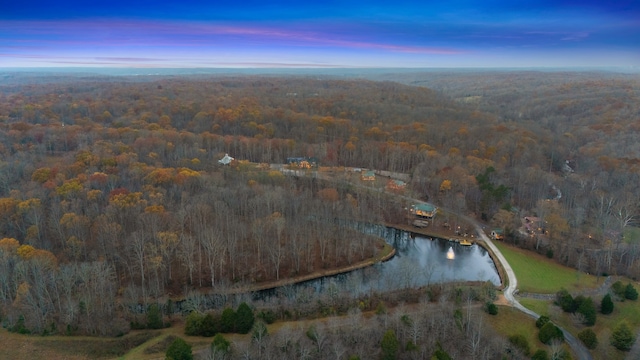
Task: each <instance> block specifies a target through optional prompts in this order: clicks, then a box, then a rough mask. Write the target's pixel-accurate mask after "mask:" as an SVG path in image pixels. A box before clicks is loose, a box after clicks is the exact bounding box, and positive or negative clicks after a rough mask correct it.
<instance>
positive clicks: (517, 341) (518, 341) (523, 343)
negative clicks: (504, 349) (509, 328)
mask: <svg viewBox="0 0 640 360" xmlns="http://www.w3.org/2000/svg"><path fill="white" fill-rule="evenodd" d="M509 342H510V343H511V344H512V345H513V346H515V347H516V348H518V349H520V351H522V353H523V354H524V355H526V356H529V353H530V352H531V349H530V348H529V341H528V340H527V338H526V337H525V336H524V335H522V334H515V335H511V336H509Z"/></svg>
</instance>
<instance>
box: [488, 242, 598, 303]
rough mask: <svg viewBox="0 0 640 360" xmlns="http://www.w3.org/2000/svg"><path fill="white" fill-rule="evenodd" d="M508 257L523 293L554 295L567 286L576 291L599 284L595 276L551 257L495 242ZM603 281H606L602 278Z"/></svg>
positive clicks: (568, 288)
mask: <svg viewBox="0 0 640 360" xmlns="http://www.w3.org/2000/svg"><path fill="white" fill-rule="evenodd" d="M494 244H496V246H497V247H498V249H500V251H501V252H502V254H503V255H504V257H505V258H506V259H507V261H508V262H509V264H510V265H511V267H512V268H513V271H514V272H515V274H516V278H517V279H518V288H519V289H520V291H521V292H531V293H543V294H552V293H555V292H557V291H558V290H560V289H561V288H565V289H567V290H569V291H576V290H581V289H585V288H595V287H597V286H598V283H597V281H598V279H597V278H596V277H595V276H591V275H587V274H584V273H581V272H579V271H577V270H576V269H572V268H569V267H566V266H562V265H559V264H557V263H555V262H554V261H553V260H551V259H547V258H546V257H544V256H541V255H539V254H536V253H534V252H532V251H527V250H523V249H519V248H515V247H512V246H508V245H506V244H504V243H502V242H499V241H496V242H494ZM600 281H603V280H602V278H601V279H600Z"/></svg>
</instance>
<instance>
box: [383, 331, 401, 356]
mask: <svg viewBox="0 0 640 360" xmlns="http://www.w3.org/2000/svg"><path fill="white" fill-rule="evenodd" d="M380 347H381V348H382V359H383V360H394V359H395V358H396V357H397V356H398V348H399V347H400V342H399V341H398V338H397V337H396V333H395V332H394V331H393V330H387V331H386V332H385V333H384V336H383V337H382V342H381V343H380Z"/></svg>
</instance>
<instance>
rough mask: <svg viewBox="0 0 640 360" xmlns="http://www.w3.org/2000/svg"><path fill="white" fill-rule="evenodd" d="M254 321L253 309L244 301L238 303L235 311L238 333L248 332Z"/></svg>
mask: <svg viewBox="0 0 640 360" xmlns="http://www.w3.org/2000/svg"><path fill="white" fill-rule="evenodd" d="M254 321H255V317H254V315H253V310H251V308H250V307H249V305H247V303H245V302H243V303H242V304H240V306H238V311H237V312H236V331H237V332H238V333H240V334H248V333H249V331H251V328H252V327H253V322H254Z"/></svg>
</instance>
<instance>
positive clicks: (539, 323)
mask: <svg viewBox="0 0 640 360" xmlns="http://www.w3.org/2000/svg"><path fill="white" fill-rule="evenodd" d="M548 322H549V317H548V316H546V315H542V316H540V317H539V318H538V320H536V327H537V328H538V329H540V328H542V327H543V326H544V325H545V324H546V323H548Z"/></svg>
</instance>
